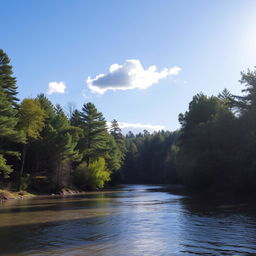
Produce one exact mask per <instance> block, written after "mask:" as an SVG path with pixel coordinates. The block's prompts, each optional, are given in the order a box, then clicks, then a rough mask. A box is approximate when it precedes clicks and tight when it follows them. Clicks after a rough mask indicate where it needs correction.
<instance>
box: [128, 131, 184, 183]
mask: <svg viewBox="0 0 256 256" xmlns="http://www.w3.org/2000/svg"><path fill="white" fill-rule="evenodd" d="M178 137H179V132H178V131H177V132H168V131H160V132H154V133H153V134H150V133H149V132H148V131H146V130H145V131H144V133H143V134H142V133H139V134H137V135H136V136H135V135H134V134H133V133H132V132H129V133H128V134H127V135H126V139H125V144H126V149H127V153H126V158H125V161H124V166H123V176H124V178H123V181H124V182H126V183H151V184H156V183H157V184H168V183H177V182H178V177H177V172H176V171H177V170H176V165H175V158H176V150H177V146H176V144H177V139H178Z"/></svg>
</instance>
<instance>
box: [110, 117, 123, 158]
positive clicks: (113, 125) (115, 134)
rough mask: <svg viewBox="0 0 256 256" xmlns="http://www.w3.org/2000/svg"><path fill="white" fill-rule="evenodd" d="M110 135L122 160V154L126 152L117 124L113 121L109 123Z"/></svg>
mask: <svg viewBox="0 0 256 256" xmlns="http://www.w3.org/2000/svg"><path fill="white" fill-rule="evenodd" d="M110 134H111V135H112V136H113V137H114V139H115V142H116V144H117V146H118V148H119V149H120V151H121V153H122V158H124V154H125V151H126V150H125V141H124V136H123V134H122V130H121V128H120V127H119V124H118V122H117V121H116V120H115V119H114V120H113V121H112V122H111V126H110Z"/></svg>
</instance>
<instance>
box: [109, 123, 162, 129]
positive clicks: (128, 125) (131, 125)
mask: <svg viewBox="0 0 256 256" xmlns="http://www.w3.org/2000/svg"><path fill="white" fill-rule="evenodd" d="M118 125H119V127H120V128H121V129H131V130H134V129H135V130H137V129H138V130H149V131H161V130H165V126H163V125H153V124H139V123H126V122H118ZM107 126H108V127H110V126H111V123H110V122H107Z"/></svg>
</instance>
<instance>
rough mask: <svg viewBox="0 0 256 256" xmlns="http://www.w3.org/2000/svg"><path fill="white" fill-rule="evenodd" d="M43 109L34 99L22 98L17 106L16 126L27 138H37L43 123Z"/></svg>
mask: <svg viewBox="0 0 256 256" xmlns="http://www.w3.org/2000/svg"><path fill="white" fill-rule="evenodd" d="M44 121H45V111H44V110H43V109H42V108H41V105H40V103H39V102H38V101H37V100H34V99H24V100H23V101H22V103H21V104H20V107H19V123H18V127H19V129H20V130H21V131H24V133H25V134H26V137H27V138H32V139H38V138H39V137H40V132H41V131H42V129H43V127H44V125H45V123H44Z"/></svg>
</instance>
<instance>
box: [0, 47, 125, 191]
mask: <svg viewBox="0 0 256 256" xmlns="http://www.w3.org/2000/svg"><path fill="white" fill-rule="evenodd" d="M16 95H17V86H16V79H15V78H14V77H13V73H12V67H11V66H10V60H9V58H8V56H7V55H6V53H5V52H4V51H2V50H0V181H1V184H2V185H6V184H8V185H11V186H12V187H16V188H19V189H27V188H32V189H34V190H38V191H58V190H60V189H61V188H63V187H69V186H72V185H73V184H74V185H76V186H77V187H80V188H81V189H94V188H102V187H103V186H104V184H105V183H106V182H107V181H109V180H110V176H111V174H112V173H114V172H117V171H118V170H119V169H120V168H121V165H122V162H123V159H124V153H125V150H124V137H123V135H122V134H121V130H120V129H119V127H118V123H117V121H116V120H114V121H113V122H112V125H111V129H110V132H108V129H107V124H106V121H105V119H104V117H103V115H102V113H100V112H98V110H97V109H96V107H95V106H94V105H93V104H92V103H87V104H84V105H83V108H82V110H81V111H79V110H74V111H72V113H71V116H70V118H68V117H67V115H66V114H65V113H64V111H63V109H62V107H61V106H60V105H56V106H54V105H53V104H52V103H51V102H50V101H49V99H47V98H46V96H45V95H43V94H40V95H38V96H37V97H36V98H35V99H32V98H26V99H24V100H23V101H22V102H21V103H19V102H18V99H17V98H16Z"/></svg>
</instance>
